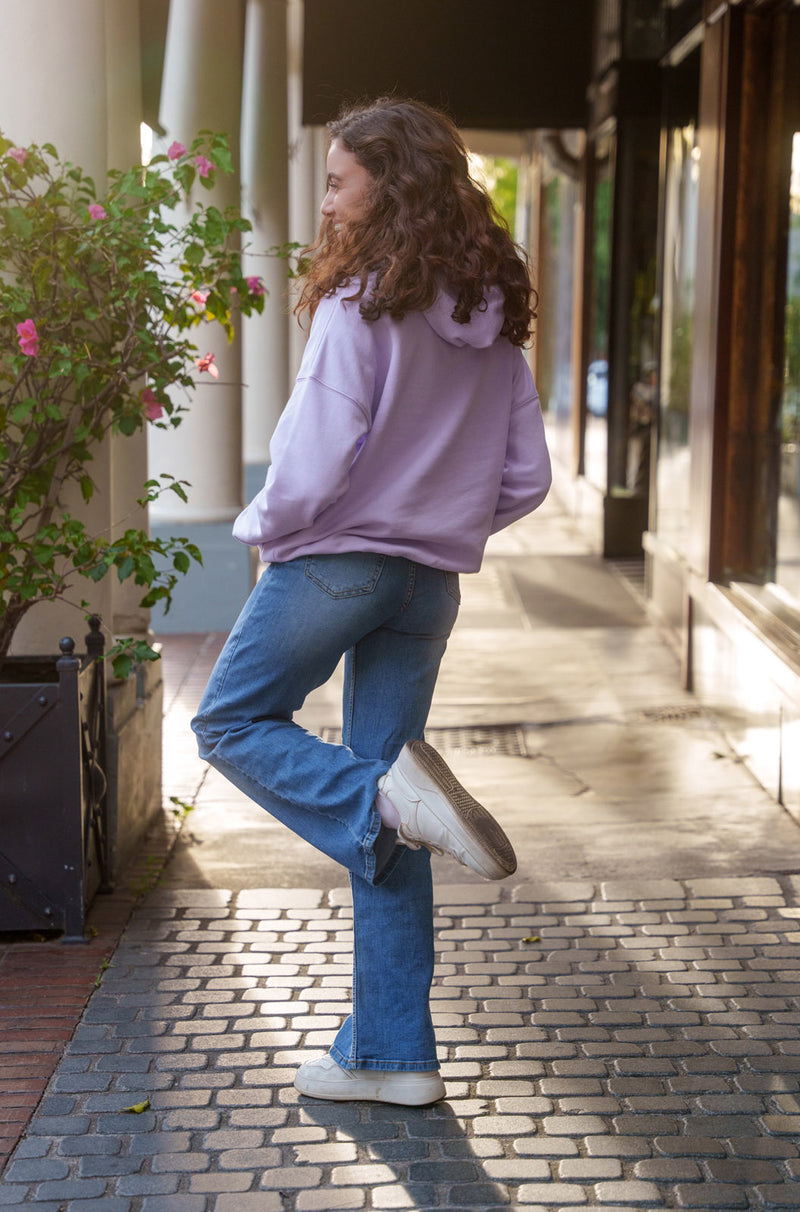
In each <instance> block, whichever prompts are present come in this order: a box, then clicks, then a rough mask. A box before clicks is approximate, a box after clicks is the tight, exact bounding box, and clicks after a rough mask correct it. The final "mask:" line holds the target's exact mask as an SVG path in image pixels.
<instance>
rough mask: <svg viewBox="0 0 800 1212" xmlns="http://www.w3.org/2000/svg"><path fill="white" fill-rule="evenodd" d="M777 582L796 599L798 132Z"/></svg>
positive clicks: (799, 561) (799, 490)
mask: <svg viewBox="0 0 800 1212" xmlns="http://www.w3.org/2000/svg"><path fill="white" fill-rule="evenodd" d="M789 207H790V211H789V254H788V263H787V267H786V268H787V273H786V336H785V359H784V380H783V403H782V407H781V481H780V497H779V501H778V560H777V569H776V574H775V579H776V581H777V583H778V584H779V585H780V586H781V587H782V588H783V589H785V590H786V591H787V592H788V593H790V594H791V595H792V596H793V597H795V598H797V599H798V600H800V132H797V133H795V136H794V140H793V144H792V177H791V187H790V200H789Z"/></svg>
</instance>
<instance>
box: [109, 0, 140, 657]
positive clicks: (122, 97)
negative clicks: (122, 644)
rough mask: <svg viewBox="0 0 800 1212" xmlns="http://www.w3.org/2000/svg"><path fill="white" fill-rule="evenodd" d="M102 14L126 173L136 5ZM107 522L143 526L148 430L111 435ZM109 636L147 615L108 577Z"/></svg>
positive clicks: (123, 2) (136, 129)
mask: <svg viewBox="0 0 800 1212" xmlns="http://www.w3.org/2000/svg"><path fill="white" fill-rule="evenodd" d="M103 6H104V9H105V14H106V28H105V44H106V80H107V84H108V122H107V138H106V142H107V153H106V155H107V160H108V167H109V168H117V169H120V170H121V171H123V172H124V171H125V170H127V169H129V168H130V167H131V165H132V164H137V163H138V162H139V159H140V157H141V137H140V118H141V113H142V79H141V65H140V61H139V53H138V49H139V3H138V0H103ZM107 440H108V441H110V444H111V520H112V522H113V524H114V528H113V533H114V535H115V536H116V535H118V534H121V533H122V532H123V531H125V530H127V529H128V528H129V527H131V526H135V527H140V528H142V529H144V530H146V529H147V526H148V517H147V510H146V509H142V507H141V506H139V505H137V504H136V500H137V498H138V497H141V495H142V486H143V484H144V482H145V480H146V479H147V477H148V470H147V430H146V429H141V430H140V431H139V432H138V433H136V434H132V435H131V436H130V437H123V436H122V435H119V434H116V435H110V437H109V438H108V439H107ZM109 582H110V589H111V598H112V611H113V615H112V621H111V625H112V630H113V631H114V633H115V634H116V635H126V636H127V635H135V636H141V635H144V634H145V633H146V632H147V630H148V627H149V623H150V611H149V610H147V609H146V608H144V607H142V606H140V605H139V602H140V601H141V598H142V596H143V593H144V591H143V589H142V586H141V585H135V584H134V583H133V580H132V579H129V580H127V581H122V582H121V583H120V582H119V581H118V580H117V578H116V577H110V578H109Z"/></svg>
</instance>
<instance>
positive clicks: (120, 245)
mask: <svg viewBox="0 0 800 1212" xmlns="http://www.w3.org/2000/svg"><path fill="white" fill-rule="evenodd" d="M231 167H232V166H231V162H230V156H229V153H228V149H227V144H226V141H225V139H224V137H223V136H221V135H208V136H206V137H205V138H203V139H198V140H196V141H195V142H194V143H193V144H192V147H191V148H189V149H188V150H187V149H186V148H185V147H183V146H182V145H181V144H179V143H173V144H172V146H171V147H170V149H169V151H168V153H167V155H166V156H156V157H155V158H154V159H153V161H152V162H151V163H150V164H149V165H148V166H147V167H141V166H138V167H135V168H133V169H131V170H130V171H129V172H125V173H120V172H112V173H110V174H109V177H108V182H107V188H106V191H105V193H104V195H102V196H101V197H100V198H98V195H97V192H96V190H95V185H94V182H93V181H92V180H91V179H90V178H89V177H88V176H86V174H85V173H84V172H83V171H82V170H81V169H80V168H78V167H76V166H75V165H73V164H70V163H68V162H63V161H61V160H60V159H59V158H58V154H57V152H56V150H55V148H54V147H52V145H50V144H44V145H43V146H42V147H35V146H34V147H25V148H21V147H15V146H13V144H12V143H10V142H9V141H8V140H7V139H5V138H3V136H2V135H0V604H1V608H2V615H0V665H2V662H3V659H4V658H5V656H6V655H7V653H8V649H9V645H10V643H11V640H12V637H13V635H14V632H15V630H16V628H17V626H18V625H19V622H20V620H21V619H22V618H23V616H24V615H25V614H26V612H27V611H28V610H29V609H30V608H31V607H32V606H33V605H34V604H35V603H37V602H40V601H42V600H54V599H63V600H65V601H68V602H72V603H73V604H74V605H75V606H76V607H78V608H80V609H86V608H87V603H86V602H85V601H83V600H80V598H78V599H77V600H76V599H75V598H74V594H75V586H76V583H79V578H81V577H83V578H88V579H89V580H90V581H99V580H100V579H101V578H102V577H104V576H106V575H107V574H108V573H109V572H111V570H112V569H113V570H114V571H115V573H116V575H117V577H118V578H119V580H120V581H124V580H126V579H127V578H129V577H133V580H134V582H135V584H137V585H140V586H142V588H143V596H142V600H141V602H142V605H143V606H151V605H153V604H154V603H155V602H157V601H159V600H162V601H164V602H165V604H166V607H167V609H168V608H169V603H170V600H171V593H172V590H173V588H174V586H175V584H176V583H177V578H178V576H179V575H180V574H181V573H185V572H186V571H188V569H189V567H190V566H191V561H192V560H196V561H198V562H199V561H200V559H201V557H200V552H199V551H198V550H197V548H196V547H195V546H193V545H192V544H191V543H189V542H187V541H186V540H185V539H181V538H172V539H152V538H150V536H149V535H148V534H147V532H146V531H144V530H142V529H139V528H137V527H131V528H130V529H126V530H124V532H123V533H121V534H119V535H118V537H115V538H112V537H111V535H110V534H109V533H107V532H103V533H100V534H94V533H90V532H89V530H88V528H87V525H86V523H85V522H84V521H83V520H82V519H81V518H80V517H78V516H76V513H75V512H71V511H70V509H69V508H67V507H66V505H65V499H66V498H65V496H64V490H65V489H66V488H67V486H70V485H74V486H76V487H77V489H79V490H80V493H81V494H82V496H83V499H84V500H85V501H89V500H90V499H91V498H92V496H93V494H94V492H95V489H96V486H95V482H94V479H93V477H92V459H93V452H94V451H95V450H96V448H97V446H98V444H99V443H101V442H102V441H103V440H104V439H105V438H106V436H107V434H108V433H109V432H111V433H118V434H123V435H131V434H133V433H135V432H136V431H137V430H139V429H141V427H142V426H143V425H146V424H155V425H158V426H161V427H164V428H166V427H169V426H174V425H178V424H179V423H180V420H181V413H182V412H183V411H185V408H186V406H187V403H188V389H190V388H191V386H192V383H193V375H194V373H196V372H197V371H207V372H209V373H210V374H212V375H214V377H216V376H217V375H218V371H217V367H216V366H215V365H214V358H213V355H211V354H200V351H199V350H198V349H197V348H196V347H195V345H194V344H193V343H192V341H191V339H190V334H191V332H192V330H193V329H195V328H196V326H197V325H199V324H200V323H201V322H202V321H203V320H215V321H218V322H219V323H220V324H221V325H222V326H223V328H224V329H225V331H226V333H227V335H228V339H229V340H232V339H233V336H234V324H233V321H234V312H235V311H240V312H243V313H245V314H249V313H250V312H252V311H259V312H260V311H261V310H262V309H263V306H264V298H263V296H264V289H263V287H262V285H261V282H260V280H259V279H258V278H253V277H248V278H245V277H244V276H243V274H242V269H241V263H240V258H239V254H238V251H237V247H238V243H239V234H240V233H241V232H245V231H247V230H249V224H248V223H247V222H246V220H244V219H242V218H241V216H240V215H239V214H238V213H237V212H236V211H235V210H234V209H227V210H225V211H221V210H220V209H219V208H217V207H216V206H213V205H209V204H204V203H201V202H198V201H195V202H194V204H193V205H192V207H191V210H190V211H189V217H188V219H186V221H185V222H183V223H181V224H180V225H178V224H177V223H176V222H175V221H174V218H173V215H174V209H175V207H176V206H177V205H178V204H179V203H185V202H186V200H187V198H188V196H189V192H190V190H191V189H192V186H193V185H195V183H199V185H200V186H203V187H205V188H206V189H209V188H211V187H212V186H213V184H214V180H215V177H216V174H217V173H218V172H229V171H231ZM184 213H185V212H184ZM276 251H279V250H276ZM176 387H177V388H181V387H182V388H185V389H186V393H185V399H184V402H180V393H179V392H178V393H176V391H175V388H176ZM168 388H169V389H171V390H170V391H169V394H168V390H167V389H168ZM165 491H172V492H175V493H177V494H178V496H179V497H181V498H182V499H184V500H185V499H186V498H185V484H184V483H183V482H179V481H177V480H175V479H174V478H173V477H171V476H161V477H160V478H159V480H149V481H148V482H147V483H146V484H145V485H144V486H143V490H142V496H141V497H140V498H139V502H138V503H139V504H141V505H144V504H146V503H147V502H148V501H152V500H154V499H155V498H156V497H157V496H158V495H159V494H160V493H162V492H165ZM75 495H77V494H75ZM133 506H134V502H131V508H132V509H133ZM123 525H124V519H115V526H116V529H119V528H121V527H122V526H123ZM111 653H112V655H113V658H114V671H115V673H116V674H117V675H118V676H124V675H125V674H126V673H127V672H129V670H130V668H131V665H132V663H133V662H134V661H139V660H143V659H154V658H155V656H156V654H155V653H154V652H153V651H152V649H150V648H149V646H148V645H147V644H146V643H144V642H143V641H134V640H133V639H122V640H120V641H118V642H117V644H115V646H114V648H112V650H111Z"/></svg>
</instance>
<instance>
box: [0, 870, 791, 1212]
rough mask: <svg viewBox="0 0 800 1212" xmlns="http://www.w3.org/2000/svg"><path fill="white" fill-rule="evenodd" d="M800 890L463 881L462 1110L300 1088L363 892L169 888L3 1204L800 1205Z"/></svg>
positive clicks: (452, 891)
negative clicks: (324, 1097)
mask: <svg viewBox="0 0 800 1212" xmlns="http://www.w3.org/2000/svg"><path fill="white" fill-rule="evenodd" d="M798 889H800V880H798V878H797V877H793V876H789V875H786V876H779V877H777V878H773V877H752V878H738V879H734V878H714V879H708V878H703V879H694V880H673V879H662V880H644V881H640V882H635V881H630V880H628V881H616V882H609V883H598V884H593V883H588V882H577V881H570V882H560V883H553V884H549V885H548V884H531V883H528V884H519V883H518V884H513V883H511V882H509V883H507V884H503V885H476V884H462V885H449V886H448V885H444V886H440V887H439V888H438V889H437V920H438V931H437V947H438V966H437V979H436V985H435V988H434V1011H435V1020H436V1024H437V1035H438V1038H439V1041H440V1047H441V1060H442V1068H443V1074H444V1077H445V1080H446V1084H447V1099H446V1101H444V1102H442V1103H440V1104H438V1105H436V1106H434V1107H430V1108H422V1109H417V1108H414V1109H409V1108H400V1107H394V1106H381V1105H377V1104H369V1103H344V1104H335V1103H325V1102H322V1101H318V1100H313V1099H307V1098H304V1097H301V1096H300V1095H298V1094H297V1093H296V1091H295V1090H294V1088H293V1087H292V1085H291V1078H292V1074H293V1072H294V1069H295V1067H296V1065H297V1064H298V1063H301V1062H302V1061H303V1060H304V1059H308V1058H309V1057H310V1056H313V1055H315V1054H319V1053H321V1052H322V1051H324V1050H325V1049H326V1048H327V1046H328V1044H329V1042H330V1040H331V1039H332V1037H333V1035H334V1033H335V1032H336V1030H337V1029H338V1026H339V1024H340V1023H341V1021H342V1018H343V1016H344V1014H345V1013H346V1012H347V1008H348V1004H349V983H350V946H351V912H350V907H349V894H348V893H347V892H345V891H344V890H341V891H337V890H334V891H332V892H320V891H315V890H312V889H272V890H252V889H251V890H246V891H243V892H240V893H239V894H238V895H233V894H231V893H228V892H225V891H220V890H215V889H191V890H185V891H167V890H156V891H155V892H153V893H152V894H151V895H150V896H149V897H148V898H147V899H146V900H145V901H144V902H143V903H142V904H141V905H140V907H139V908H138V909H137V910H136V911H135V913H134V915H133V918H132V920H131V923H130V925H129V927H128V929H127V931H126V932H125V934H124V936H123V938H122V941H121V943H120V945H119V947H118V948H117V950H116V953H115V955H114V959H113V963H112V964H111V966H109V967H108V968H107V969H106V970H105V972H104V974H103V976H102V980H101V983H100V985H99V987H98V988H97V990H96V991H95V992H94V993H93V995H92V997H91V1000H90V1001H89V1004H88V1007H87V1009H86V1012H85V1013H84V1015H83V1018H82V1020H81V1023H80V1025H79V1027H78V1029H77V1031H76V1032H75V1035H74V1037H73V1038H72V1040H71V1041H70V1042H69V1043H68V1044H67V1046H66V1048H65V1051H64V1055H63V1059H62V1061H61V1063H60V1064H59V1066H58V1068H57V1069H56V1071H55V1073H54V1075H53V1077H52V1080H51V1081H50V1083H49V1086H48V1088H47V1092H46V1095H45V1097H44V1099H43V1100H42V1103H41V1104H40V1106H39V1108H38V1110H37V1111H36V1114H35V1115H34V1117H33V1119H32V1121H31V1123H30V1126H29V1130H28V1133H27V1136H26V1137H25V1138H24V1139H23V1140H22V1141H21V1142H20V1144H19V1146H18V1148H17V1149H16V1151H15V1153H14V1155H13V1158H12V1160H11V1162H10V1164H9V1165H8V1167H7V1169H6V1171H5V1173H4V1176H3V1180H2V1184H0V1206H16V1205H19V1204H23V1205H24V1204H28V1203H34V1204H36V1206H37V1207H39V1208H43V1209H51V1210H52V1212H56V1210H57V1209H60V1210H61V1212H78V1210H79V1209H86V1208H95V1207H96V1208H98V1209H103V1210H104V1212H123V1210H131V1212H134V1210H136V1212H138V1210H139V1209H141V1210H142V1212H159V1210H161V1209H164V1210H165V1212H206V1210H209V1212H210V1210H211V1209H214V1210H215V1212H290V1210H295V1209H296V1210H297V1212H315V1210H317V1209H319V1210H322V1209H325V1210H333V1209H365V1210H366V1209H379V1210H386V1212H388V1210H389V1209H395V1208H397V1209H403V1208H417V1209H426V1208H439V1207H446V1208H449V1209H451V1212H452V1210H453V1209H457V1208H463V1209H467V1208H470V1209H475V1208H476V1207H479V1208H482V1209H487V1210H488V1209H495V1208H524V1209H526V1210H531V1209H547V1210H552V1209H559V1208H573V1207H576V1206H598V1207H603V1208H605V1209H606V1212H621V1210H622V1209H626V1210H632V1209H640V1210H641V1209H643V1208H644V1209H648V1208H691V1209H703V1210H710V1209H720V1208H723V1209H740V1208H744V1209H750V1208H783V1209H787V1208H798V1207H800V1151H799V1146H800V1102H799V1101H798V1098H799V1097H800V1096H799V1095H798V1074H800V979H798V972H800V927H799V926H798V919H800V908H798V896H797V893H798ZM143 1102H148V1103H149V1106H147V1107H146V1109H145V1110H143V1111H142V1112H141V1113H136V1112H132V1111H126V1110H125V1109H126V1108H128V1107H131V1106H133V1105H137V1104H141V1103H143Z"/></svg>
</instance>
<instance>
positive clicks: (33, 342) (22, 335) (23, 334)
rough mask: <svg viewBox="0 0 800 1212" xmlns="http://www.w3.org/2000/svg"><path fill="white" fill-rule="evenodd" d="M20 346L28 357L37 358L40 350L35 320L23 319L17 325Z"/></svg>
mask: <svg viewBox="0 0 800 1212" xmlns="http://www.w3.org/2000/svg"><path fill="white" fill-rule="evenodd" d="M17 336H18V337H19V347H20V349H21V350H22V352H23V353H24V354H25V356H26V357H28V358H35V357H36V355H37V354H38V352H39V334H38V332H37V331H36V325H35V324H34V322H33V320H23V321H22V323H21V324H18V325H17Z"/></svg>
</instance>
